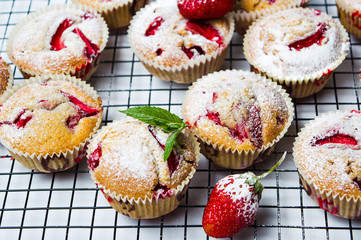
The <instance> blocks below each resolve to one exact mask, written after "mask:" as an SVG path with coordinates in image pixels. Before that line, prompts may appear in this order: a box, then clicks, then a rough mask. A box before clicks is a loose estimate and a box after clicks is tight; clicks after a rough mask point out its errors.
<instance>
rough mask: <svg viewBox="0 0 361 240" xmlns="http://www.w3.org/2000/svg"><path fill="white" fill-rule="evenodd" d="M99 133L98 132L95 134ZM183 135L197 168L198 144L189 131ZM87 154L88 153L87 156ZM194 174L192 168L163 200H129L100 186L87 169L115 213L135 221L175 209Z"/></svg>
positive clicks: (161, 214)
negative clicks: (189, 140) (186, 137)
mask: <svg viewBox="0 0 361 240" xmlns="http://www.w3.org/2000/svg"><path fill="white" fill-rule="evenodd" d="M104 128H106V127H104ZM99 133H100V130H99V131H98V133H97V134H99ZM184 133H185V134H186V135H187V136H189V137H190V138H191V139H192V145H193V148H194V153H195V155H196V158H195V161H194V162H195V164H196V166H197V165H198V161H199V154H200V153H199V152H200V147H199V143H198V141H197V138H196V137H195V136H194V135H193V134H192V133H191V131H189V130H188V129H186V130H185V131H184ZM89 154H90V152H89V151H88V156H89ZM195 172H196V168H193V169H192V171H191V172H190V173H189V174H188V176H187V178H186V179H184V180H183V182H182V183H181V184H180V185H179V186H178V187H177V188H176V189H173V194H172V195H171V196H169V195H166V196H165V197H164V198H162V197H160V198H157V199H155V198H153V197H152V198H149V197H146V198H144V199H142V198H138V199H135V198H134V197H133V198H129V197H128V196H122V195H121V194H119V195H117V194H116V193H115V192H112V191H111V190H110V189H107V188H106V187H104V186H102V185H101V184H100V183H99V182H97V180H96V178H95V176H94V173H93V171H92V170H91V169H89V173H90V175H91V178H92V179H93V180H94V182H95V184H96V185H97V186H98V188H99V189H100V190H101V191H102V193H103V195H104V197H105V198H106V199H107V200H108V202H109V204H110V205H111V206H112V207H113V208H114V209H115V210H116V211H117V212H119V213H121V214H123V215H126V216H129V217H131V218H135V219H150V218H157V217H160V216H163V215H165V214H167V213H169V212H171V211H173V210H174V209H176V208H177V207H178V206H179V204H180V203H181V202H182V201H183V199H184V198H185V196H186V193H187V189H188V186H189V184H190V181H191V179H192V178H193V175H194V173H195Z"/></svg>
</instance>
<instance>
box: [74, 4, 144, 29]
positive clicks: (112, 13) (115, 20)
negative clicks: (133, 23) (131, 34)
mask: <svg viewBox="0 0 361 240" xmlns="http://www.w3.org/2000/svg"><path fill="white" fill-rule="evenodd" d="M72 1H73V3H76V4H81V5H82V6H84V7H86V8H91V9H94V10H96V11H98V12H99V13H100V14H101V15H102V17H103V18H104V19H105V21H106V23H107V25H108V27H109V28H120V27H125V26H127V25H129V23H130V20H132V18H133V16H134V14H135V13H136V12H137V11H139V9H141V8H142V7H144V6H145V4H146V3H147V2H148V1H147V0H128V1H113V2H112V4H104V3H102V2H99V1H89V0H72Z"/></svg>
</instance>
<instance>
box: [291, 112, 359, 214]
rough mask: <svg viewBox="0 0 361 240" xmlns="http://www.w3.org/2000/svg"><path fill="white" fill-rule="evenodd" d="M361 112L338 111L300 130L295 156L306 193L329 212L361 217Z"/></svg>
mask: <svg viewBox="0 0 361 240" xmlns="http://www.w3.org/2000/svg"><path fill="white" fill-rule="evenodd" d="M360 122H361V113H360V112H359V111H355V110H352V111H349V110H346V111H336V112H329V113H326V114H324V115H321V116H318V117H316V118H315V120H313V121H310V122H309V123H308V124H307V125H306V126H305V127H304V128H303V129H301V131H300V133H299V134H298V137H297V138H296V141H295V143H294V147H293V157H294V161H295V164H296V166H297V168H298V172H299V176H300V179H301V182H302V185H303V186H304V189H305V191H306V192H307V194H308V195H309V196H310V197H311V198H312V199H313V200H314V201H315V202H316V203H318V204H319V205H320V207H321V208H322V209H324V210H326V211H327V212H329V213H331V214H334V215H336V216H339V217H343V218H351V219H352V218H361V190H360V186H361V165H360V159H361V132H360V127H359V126H360Z"/></svg>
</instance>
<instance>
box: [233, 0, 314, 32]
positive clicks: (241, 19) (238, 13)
mask: <svg viewBox="0 0 361 240" xmlns="http://www.w3.org/2000/svg"><path fill="white" fill-rule="evenodd" d="M307 5H308V0H307V1H305V3H304V5H302V6H307ZM295 7H301V4H297V3H296V2H293V3H290V4H289V5H288V6H285V5H283V6H270V7H269V8H265V9H262V10H255V11H250V12H247V11H244V10H242V9H240V10H233V12H232V14H233V17H234V19H235V31H236V32H237V33H239V34H242V35H243V34H245V33H246V31H247V29H248V27H249V26H250V25H251V24H252V23H253V22H254V21H256V20H257V19H259V18H261V17H263V16H266V15H269V14H272V13H275V12H278V11H282V10H285V9H288V8H295Z"/></svg>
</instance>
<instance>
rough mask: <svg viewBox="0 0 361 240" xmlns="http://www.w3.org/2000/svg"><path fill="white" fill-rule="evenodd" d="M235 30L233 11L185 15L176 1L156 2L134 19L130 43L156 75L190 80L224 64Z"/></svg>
mask: <svg viewBox="0 0 361 240" xmlns="http://www.w3.org/2000/svg"><path fill="white" fill-rule="evenodd" d="M233 31H234V20H233V18H232V16H231V14H228V15H226V16H224V17H221V18H217V19H209V20H195V19H186V18H184V17H183V16H182V15H181V14H180V12H179V10H178V7H177V1H176V0H170V1H157V2H154V3H152V4H150V5H148V6H146V7H145V8H143V9H141V10H140V11H139V12H138V13H137V14H136V16H135V17H134V18H133V20H132V21H131V24H130V26H129V30H128V37H129V42H130V45H131V48H132V50H133V51H134V52H135V54H136V56H137V57H138V58H139V60H140V61H141V62H142V63H143V65H144V66H145V67H146V68H147V70H148V71H149V72H150V73H151V74H152V75H154V76H156V77H158V78H160V79H162V80H167V81H170V80H172V81H175V82H178V83H190V82H194V81H195V80H197V79H198V78H199V77H201V76H203V75H205V74H207V73H210V72H213V71H216V70H218V69H219V68H220V66H221V65H222V63H223V61H224V59H225V57H226V55H227V52H228V46H229V43H230V41H231V38H232V35H233Z"/></svg>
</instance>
